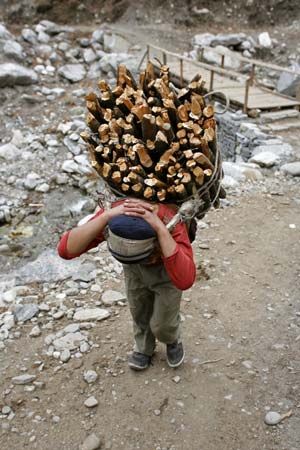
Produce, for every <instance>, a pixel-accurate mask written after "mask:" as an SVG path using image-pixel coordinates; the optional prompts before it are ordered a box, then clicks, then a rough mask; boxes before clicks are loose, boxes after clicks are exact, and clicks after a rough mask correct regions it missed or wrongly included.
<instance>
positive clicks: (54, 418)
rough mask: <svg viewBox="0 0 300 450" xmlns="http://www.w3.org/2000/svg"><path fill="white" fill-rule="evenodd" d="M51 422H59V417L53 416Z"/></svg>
mask: <svg viewBox="0 0 300 450" xmlns="http://www.w3.org/2000/svg"><path fill="white" fill-rule="evenodd" d="M52 422H54V423H58V422H60V417H59V416H53V417H52Z"/></svg>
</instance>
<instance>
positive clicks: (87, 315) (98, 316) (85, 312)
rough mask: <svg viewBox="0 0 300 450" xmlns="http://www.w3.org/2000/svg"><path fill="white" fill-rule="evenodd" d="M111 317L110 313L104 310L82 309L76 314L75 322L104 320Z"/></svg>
mask: <svg viewBox="0 0 300 450" xmlns="http://www.w3.org/2000/svg"><path fill="white" fill-rule="evenodd" d="M109 316H110V312H109V311H108V310H107V309H103V308H80V309H78V310H77V311H76V312H75V314H74V320H79V321H86V320H103V319H107V317H109Z"/></svg>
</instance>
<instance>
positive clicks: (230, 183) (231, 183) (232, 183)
mask: <svg viewBox="0 0 300 450" xmlns="http://www.w3.org/2000/svg"><path fill="white" fill-rule="evenodd" d="M238 185H239V183H238V181H236V180H235V179H234V178H233V177H231V176H230V175H225V176H224V178H223V179H222V186H224V188H225V189H228V188H235V187H237V186H238Z"/></svg>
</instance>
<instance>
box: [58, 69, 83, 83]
mask: <svg viewBox="0 0 300 450" xmlns="http://www.w3.org/2000/svg"><path fill="white" fill-rule="evenodd" d="M58 73H59V75H60V76H62V77H63V78H66V79H67V80H68V81H70V82H71V83H76V82H77V81H81V80H83V78H84V77H85V76H86V70H85V68H84V66H83V65H82V64H66V65H65V66H62V67H60V68H59V69H58Z"/></svg>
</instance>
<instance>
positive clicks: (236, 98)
mask: <svg viewBox="0 0 300 450" xmlns="http://www.w3.org/2000/svg"><path fill="white" fill-rule="evenodd" d="M151 47H152V46H151ZM153 48H154V49H160V48H159V47H156V46H153ZM166 54H169V55H170V56H172V57H174V58H178V60H177V61H174V60H173V61H169V62H168V65H169V68H170V77H171V80H172V81H175V82H177V83H179V81H180V61H179V58H182V59H183V61H184V77H183V81H184V83H186V84H187V83H189V82H190V80H191V79H192V78H193V77H194V76H195V74H197V73H200V74H201V77H202V80H203V81H205V86H204V90H206V91H208V90H209V81H210V77H211V75H210V74H211V70H213V71H214V72H215V77H214V90H215V91H217V90H219V91H221V92H222V93H224V94H225V95H227V97H228V98H229V100H230V102H231V103H233V104H235V105H237V106H239V107H243V106H244V101H245V84H246V83H245V80H246V79H247V78H246V77H245V76H244V75H242V74H240V73H237V72H232V71H227V70H217V69H218V67H217V66H213V65H209V64H202V63H201V64H197V61H193V60H190V59H188V58H184V57H182V56H181V55H177V54H176V53H172V52H167V51H166ZM250 62H251V63H252V62H253V63H254V60H253V61H252V60H250ZM195 66H196V67H197V69H196V67H195ZM157 68H158V69H159V67H158V66H157ZM195 69H196V70H195ZM233 76H234V78H235V79H233ZM299 105H300V102H299V101H297V100H294V99H292V98H289V97H285V96H282V95H281V94H279V93H276V92H268V91H267V90H266V89H265V88H263V87H259V86H251V87H250V89H249V99H248V105H247V107H248V109H272V108H276V107H279V108H280V107H282V108H286V107H295V106H299Z"/></svg>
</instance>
